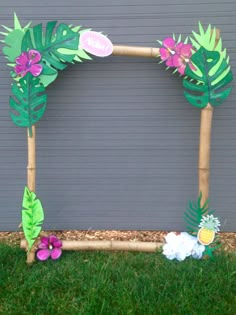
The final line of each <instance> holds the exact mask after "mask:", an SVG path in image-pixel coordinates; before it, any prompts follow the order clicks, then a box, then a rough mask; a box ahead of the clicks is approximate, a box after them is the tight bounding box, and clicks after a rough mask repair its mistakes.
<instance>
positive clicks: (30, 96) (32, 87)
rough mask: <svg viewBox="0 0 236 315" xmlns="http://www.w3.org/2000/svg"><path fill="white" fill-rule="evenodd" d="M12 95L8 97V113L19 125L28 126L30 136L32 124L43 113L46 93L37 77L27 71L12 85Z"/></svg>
mask: <svg viewBox="0 0 236 315" xmlns="http://www.w3.org/2000/svg"><path fill="white" fill-rule="evenodd" d="M12 93H13V97H10V107H11V108H12V111H11V113H10V115H11V118H12V120H13V122H14V123H15V124H16V125H17V126H20V127H28V128H29V133H30V136H32V125H34V124H35V123H36V122H37V121H38V120H39V119H40V118H41V117H42V116H43V114H44V112H45V109H46V102H47V95H46V94H45V88H44V87H43V86H42V85H40V84H39V79H38V78H36V77H33V76H32V75H31V74H30V73H27V74H26V76H25V77H23V78H21V79H20V81H19V83H18V84H17V83H14V84H13V86H12Z"/></svg>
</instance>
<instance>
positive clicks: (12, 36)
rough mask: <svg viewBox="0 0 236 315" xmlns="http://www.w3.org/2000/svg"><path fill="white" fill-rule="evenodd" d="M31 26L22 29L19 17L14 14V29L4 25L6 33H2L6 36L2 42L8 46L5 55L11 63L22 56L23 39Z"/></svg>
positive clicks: (5, 48) (4, 51) (4, 50)
mask: <svg viewBox="0 0 236 315" xmlns="http://www.w3.org/2000/svg"><path fill="white" fill-rule="evenodd" d="M30 24H31V22H30V23H28V24H27V25H26V26H24V27H22V26H21V23H20V21H19V19H18V17H17V15H16V14H15V13H14V28H13V29H12V28H9V27H7V26H4V25H2V27H3V28H4V29H5V31H4V32H0V34H1V35H3V36H4V39H3V40H1V42H2V43H4V44H5V45H6V46H4V47H3V53H4V55H5V56H6V58H7V59H8V60H9V61H10V62H14V61H15V59H16V57H17V56H19V55H20V54H21V43H22V39H23V37H24V35H25V32H26V31H27V30H28V29H29V27H30ZM10 65H11V64H10Z"/></svg>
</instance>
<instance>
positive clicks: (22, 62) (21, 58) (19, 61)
mask: <svg viewBox="0 0 236 315" xmlns="http://www.w3.org/2000/svg"><path fill="white" fill-rule="evenodd" d="M28 61H29V58H28V53H27V52H26V51H24V52H23V53H22V54H21V55H20V56H19V57H17V58H16V64H17V65H25V64H26V63H27V62H28Z"/></svg>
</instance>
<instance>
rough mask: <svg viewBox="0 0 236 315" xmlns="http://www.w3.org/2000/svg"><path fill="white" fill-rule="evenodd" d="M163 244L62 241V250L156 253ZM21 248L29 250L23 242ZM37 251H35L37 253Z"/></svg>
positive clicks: (22, 241)
mask: <svg viewBox="0 0 236 315" xmlns="http://www.w3.org/2000/svg"><path fill="white" fill-rule="evenodd" d="M162 245H163V244H162V243H158V242H132V241H66V240H65V241H62V250H75V251H94V250H103V251H132V252H147V253H154V252H156V251H157V250H158V249H159V248H160V247H161V246H162ZM20 247H21V248H22V249H25V250H27V242H26V240H25V239H23V240H21V243H20ZM35 251H36V249H33V253H35Z"/></svg>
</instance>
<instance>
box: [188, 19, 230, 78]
mask: <svg viewBox="0 0 236 315" xmlns="http://www.w3.org/2000/svg"><path fill="white" fill-rule="evenodd" d="M192 34H193V35H192V36H190V41H191V43H192V45H193V46H194V48H195V50H199V49H200V48H201V47H203V48H205V49H206V50H209V51H218V53H219V54H220V59H219V62H218V64H216V66H215V67H216V69H214V68H213V69H212V71H216V70H217V67H219V66H220V64H221V63H222V61H223V60H225V61H226V62H227V64H229V56H227V51H226V48H224V49H223V48H222V39H221V38H220V37H219V38H217V35H218V31H217V29H216V28H215V27H214V28H212V26H211V25H210V24H209V25H208V27H207V29H206V30H204V28H203V26H202V24H201V23H200V22H199V33H196V32H194V31H193V32H192ZM227 69H228V71H230V66H228V68H227ZM196 74H198V75H199V74H200V73H199V72H198V70H197V71H196ZM217 80H219V81H220V80H221V77H220V76H219V77H218V79H217ZM217 80H216V83H217Z"/></svg>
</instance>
